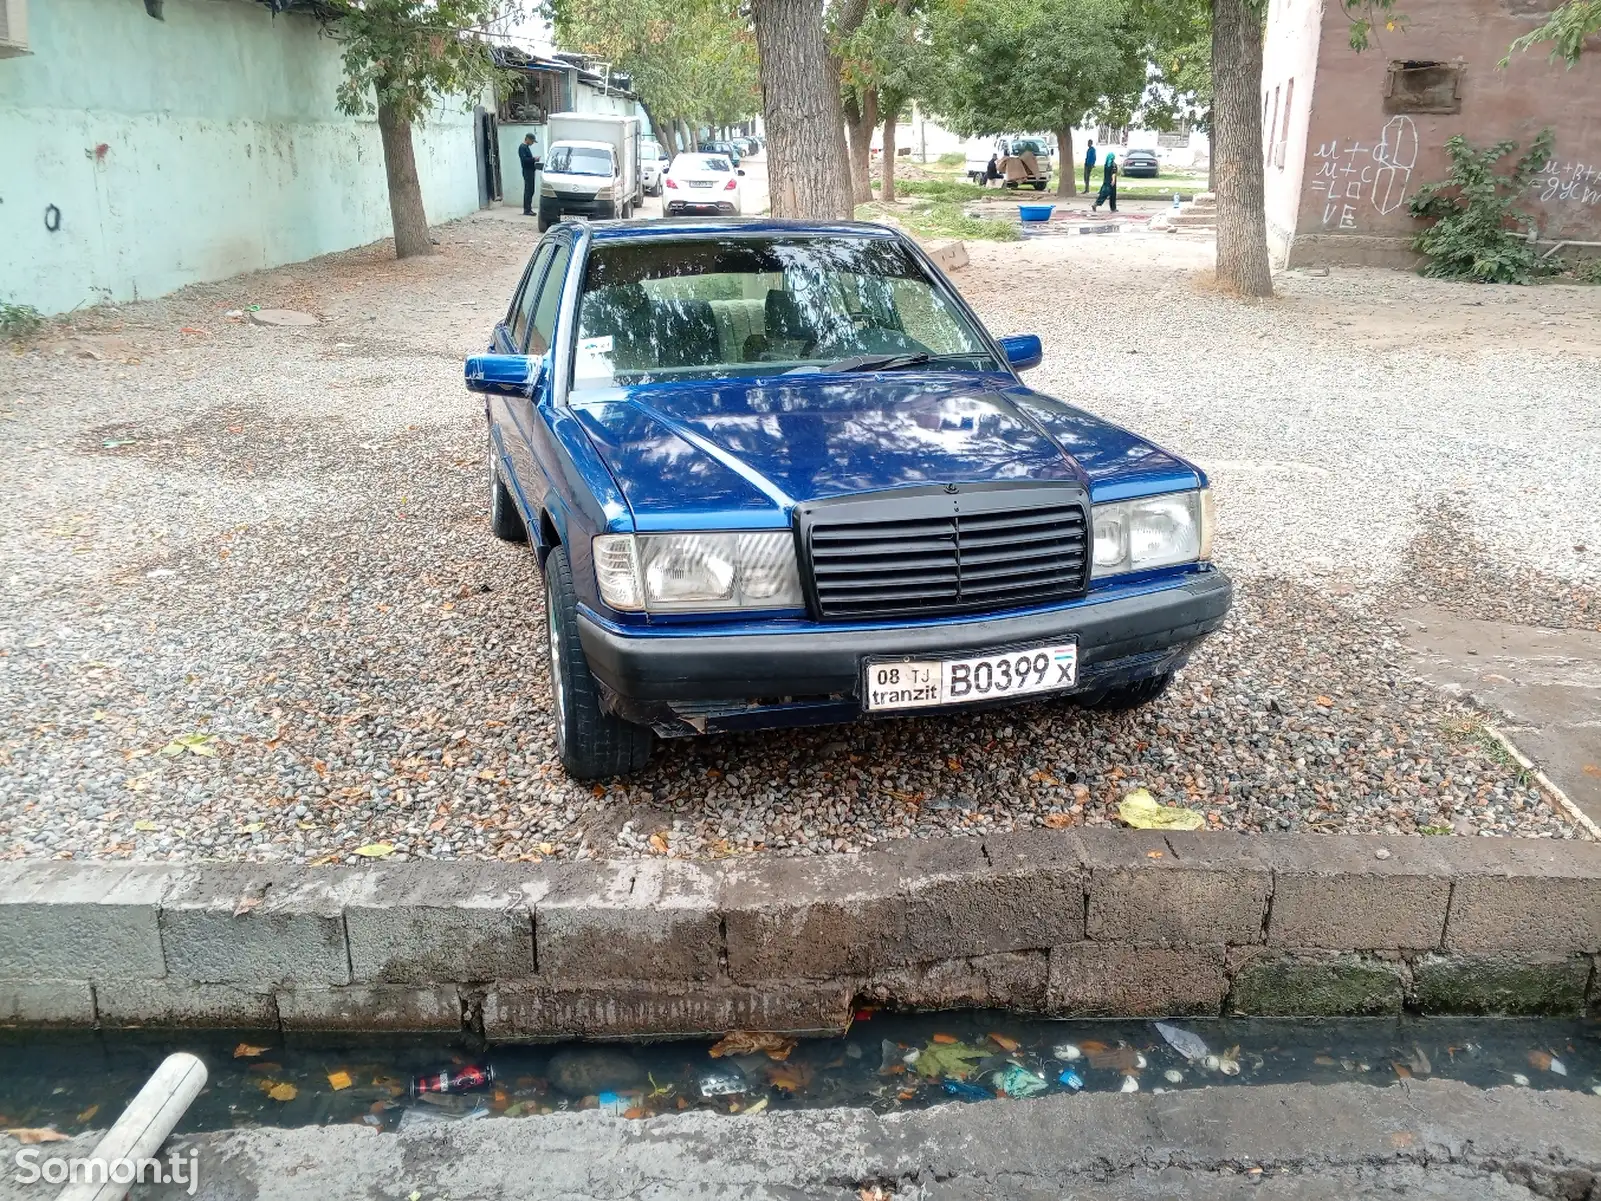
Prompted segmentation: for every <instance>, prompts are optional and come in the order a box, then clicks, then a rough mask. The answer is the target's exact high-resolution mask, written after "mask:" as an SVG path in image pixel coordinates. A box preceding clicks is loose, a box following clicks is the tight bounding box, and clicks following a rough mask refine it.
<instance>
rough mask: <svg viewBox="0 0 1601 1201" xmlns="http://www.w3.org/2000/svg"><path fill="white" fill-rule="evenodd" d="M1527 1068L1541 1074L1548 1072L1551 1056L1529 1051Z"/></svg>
mask: <svg viewBox="0 0 1601 1201" xmlns="http://www.w3.org/2000/svg"><path fill="white" fill-rule="evenodd" d="M1529 1066H1530V1067H1532V1068H1536V1069H1538V1070H1539V1071H1542V1072H1549V1071H1550V1070H1551V1056H1550V1055H1548V1054H1546V1053H1545V1052H1544V1051H1530V1052H1529Z"/></svg>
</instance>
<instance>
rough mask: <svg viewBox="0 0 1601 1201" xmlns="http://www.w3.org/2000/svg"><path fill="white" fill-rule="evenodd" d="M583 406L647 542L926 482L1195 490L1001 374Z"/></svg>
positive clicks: (609, 393) (620, 391)
mask: <svg viewBox="0 0 1601 1201" xmlns="http://www.w3.org/2000/svg"><path fill="white" fill-rule="evenodd" d="M572 408H573V412H574V413H575V415H576V416H577V417H578V419H579V421H580V422H581V423H582V424H583V426H584V429H585V430H586V431H587V432H588V434H589V436H590V438H591V440H592V441H593V442H594V444H595V446H596V449H597V450H598V452H599V453H600V455H601V457H602V458H603V459H604V460H605V463H606V466H607V467H608V468H609V469H610V470H611V473H612V475H613V477H614V478H615V479H616V481H617V483H618V486H619V487H620V488H621V489H622V492H623V494H624V496H625V497H626V499H627V501H628V504H629V507H630V508H631V509H632V511H633V514H634V519H635V523H636V525H637V527H638V528H639V529H642V530H648V529H683V528H695V527H696V526H702V527H705V526H708V525H716V524H718V523H719V522H721V521H726V520H727V519H728V518H729V517H731V516H736V515H739V516H740V517H741V520H742V523H743V522H744V520H746V519H748V520H749V521H750V523H751V524H763V523H764V522H765V523H770V524H774V525H782V524H787V523H788V521H789V510H790V509H791V508H792V507H793V506H794V505H795V504H797V503H800V502H803V501H811V500H820V499H825V498H828V497H833V496H842V495H847V494H851V493H860V492H872V491H878V490H880V489H889V488H905V487H914V486H918V485H928V484H981V483H995V482H1009V481H1016V482H1033V483H1048V482H1053V481H1058V482H1063V483H1071V482H1078V483H1083V484H1087V485H1089V486H1090V487H1092V489H1093V490H1094V493H1095V495H1096V498H1097V499H1113V498H1115V495H1135V494H1138V493H1139V492H1142V491H1143V492H1155V491H1165V490H1170V489H1172V488H1182V487H1194V486H1195V485H1196V483H1197V482H1198V480H1199V479H1200V476H1199V473H1198V472H1197V471H1196V469H1195V468H1193V467H1192V466H1191V465H1190V464H1188V463H1186V462H1184V461H1183V460H1182V459H1179V458H1177V457H1175V456H1173V455H1170V454H1168V453H1167V452H1165V451H1162V450H1160V449H1158V448H1157V447H1155V446H1152V445H1151V444H1150V443H1148V442H1145V441H1144V440H1142V439H1140V438H1137V437H1135V436H1134V435H1133V434H1131V433H1129V432H1128V431H1127V430H1124V429H1121V428H1120V427H1118V426H1115V425H1112V424H1110V423H1108V422H1105V421H1102V420H1100V419H1099V418H1096V417H1093V416H1091V415H1090V414H1088V413H1086V412H1083V411H1082V410H1080V409H1076V408H1074V407H1072V406H1071V405H1066V404H1063V403H1062V402H1061V401H1058V400H1055V399H1053V398H1051V397H1048V396H1044V395H1042V394H1040V393H1037V392H1033V391H1031V390H1029V389H1027V388H1025V387H1023V386H1022V385H1020V384H1018V383H1017V382H1016V381H1014V380H1011V379H1010V378H1008V377H1005V376H1000V375H975V374H971V373H955V372H919V373H907V372H897V373H893V374H890V373H884V374H864V375H860V376H857V375H850V376H847V375H826V376H825V375H803V376H794V377H787V378H777V379H775V378H767V379H731V380H719V381H712V382H708V381H696V382H694V383H683V384H676V383H675V384H653V385H646V386H640V387H635V388H616V389H607V390H603V391H602V390H594V391H586V392H581V393H575V394H574V396H573V397H572ZM1103 492H1105V493H1106V495H1104V496H1103V495H1102V494H1103ZM763 514H765V517H764V516H762V515H763Z"/></svg>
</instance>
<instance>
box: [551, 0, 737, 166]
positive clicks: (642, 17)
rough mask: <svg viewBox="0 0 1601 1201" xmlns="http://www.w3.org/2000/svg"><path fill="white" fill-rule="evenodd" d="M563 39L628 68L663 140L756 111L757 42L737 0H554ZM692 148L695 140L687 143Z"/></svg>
mask: <svg viewBox="0 0 1601 1201" xmlns="http://www.w3.org/2000/svg"><path fill="white" fill-rule="evenodd" d="M544 12H545V15H546V16H547V17H548V18H549V20H550V21H551V25H552V27H553V29H554V31H555V34H556V40H557V42H558V43H559V44H560V45H562V46H564V47H566V48H568V49H570V50H575V51H578V52H579V53H582V54H589V55H593V56H594V57H596V58H600V59H604V60H606V61H607V62H609V63H611V64H612V66H613V68H614V69H615V70H618V71H622V72H626V73H627V74H628V75H629V77H630V80H631V86H632V88H633V90H634V91H635V92H636V93H637V94H638V95H639V98H640V101H641V102H642V103H643V104H644V106H645V111H646V112H647V113H648V114H649V115H650V121H651V130H652V132H653V133H654V134H655V136H656V140H657V141H658V142H660V143H661V144H662V145H663V146H665V147H669V148H671V147H672V145H673V141H674V139H673V131H674V130H679V129H683V130H684V137H685V139H686V140H687V138H688V137H689V131H688V130H687V129H686V128H685V127H687V126H690V125H700V124H707V125H727V124H733V123H735V122H738V121H743V120H745V119H746V118H747V117H749V116H750V115H751V114H752V113H753V112H755V111H756V108H757V103H758V99H757V97H758V93H757V88H756V42H755V38H754V36H753V35H752V33H751V28H750V22H749V21H748V20H746V19H745V18H744V17H743V16H742V15H741V14H740V11H739V6H738V4H737V3H735V2H734V0H548V2H547V3H546V4H545V6H544ZM686 148H689V149H693V147H686Z"/></svg>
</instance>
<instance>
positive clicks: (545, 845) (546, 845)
mask: <svg viewBox="0 0 1601 1201" xmlns="http://www.w3.org/2000/svg"><path fill="white" fill-rule="evenodd" d="M534 850H536V851H538V852H539V853H540V854H541V855H554V854H555V853H556V844H555V843H553V842H542V843H540V844H539V845H538V846H536V847H535V848H534Z"/></svg>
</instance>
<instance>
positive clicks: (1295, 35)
mask: <svg viewBox="0 0 1601 1201" xmlns="http://www.w3.org/2000/svg"><path fill="white" fill-rule="evenodd" d="M1322 8H1323V6H1322V4H1321V2H1320V0H1271V3H1270V4H1269V6H1268V26H1267V39H1266V42H1265V44H1264V46H1263V54H1262V111H1263V113H1264V114H1265V115H1264V117H1263V147H1262V153H1263V157H1264V161H1265V163H1266V172H1265V185H1266V200H1267V237H1268V246H1269V247H1270V249H1271V250H1272V251H1273V253H1274V255H1275V257H1277V258H1280V259H1282V258H1284V257H1285V256H1286V254H1287V253H1288V250H1289V245H1290V241H1291V239H1292V238H1293V236H1294V232H1295V225H1296V217H1297V214H1298V213H1299V211H1300V207H1301V197H1302V195H1303V192H1304V187H1303V175H1304V172H1305V166H1306V151H1307V146H1306V138H1307V131H1308V129H1309V127H1310V120H1309V114H1310V113H1311V111H1312V106H1313V104H1314V103H1315V100H1314V97H1315V96H1316V92H1315V90H1314V85H1315V83H1316V77H1317V63H1318V51H1319V49H1320V47H1321V45H1322V38H1323V14H1322ZM1338 44H1339V45H1340V46H1344V45H1345V41H1344V40H1343V39H1342V40H1341V41H1340V42H1339V43H1338ZM1347 53H1349V51H1347ZM1275 113H1276V114H1277V121H1276V122H1275V123H1274V124H1273V126H1272V128H1271V129H1270V128H1268V122H1269V121H1271V120H1272V119H1273V116H1274V114H1275Z"/></svg>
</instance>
